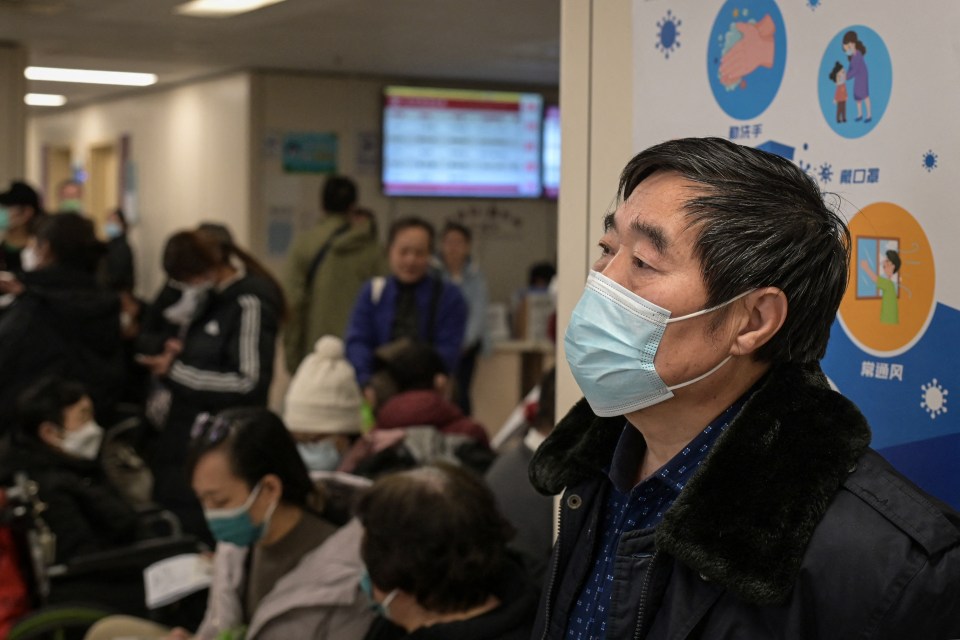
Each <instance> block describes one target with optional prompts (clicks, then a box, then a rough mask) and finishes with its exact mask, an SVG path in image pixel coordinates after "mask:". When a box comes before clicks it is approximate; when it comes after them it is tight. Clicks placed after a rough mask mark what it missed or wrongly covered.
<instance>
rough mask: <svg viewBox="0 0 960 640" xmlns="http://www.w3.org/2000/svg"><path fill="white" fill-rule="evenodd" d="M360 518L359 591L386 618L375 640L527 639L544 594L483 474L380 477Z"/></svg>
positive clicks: (439, 469) (373, 633) (445, 469)
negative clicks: (512, 541)
mask: <svg viewBox="0 0 960 640" xmlns="http://www.w3.org/2000/svg"><path fill="white" fill-rule="evenodd" d="M357 517H358V518H359V519H360V522H361V523H362V524H363V528H364V535H363V543H362V545H361V553H362V556H363V562H364V564H365V565H366V567H367V571H368V573H369V575H368V576H365V577H364V581H363V583H361V586H362V587H363V588H364V589H365V590H366V591H367V592H368V597H369V598H370V599H371V602H372V604H373V606H374V608H375V609H376V610H378V612H379V613H380V614H381V619H380V620H378V621H377V622H375V623H374V624H373V625H372V626H371V628H370V633H368V635H367V639H368V640H383V639H386V638H408V639H409V640H494V639H496V640H514V639H516V640H520V639H523V640H527V638H529V637H530V631H531V626H532V623H533V617H534V614H535V613H536V609H537V600H538V590H537V589H536V587H534V586H533V585H532V584H530V583H529V582H528V580H527V578H526V576H525V574H524V572H523V569H522V568H521V566H520V563H519V562H518V561H517V560H516V559H515V558H514V557H513V556H511V555H509V554H508V552H507V547H506V544H507V540H508V539H509V537H510V534H511V532H512V530H511V528H510V525H509V524H507V522H506V521H505V520H504V519H503V518H502V517H501V516H500V514H499V513H498V512H497V508H496V505H495V502H494V499H493V496H492V495H491V493H490V490H489V489H487V487H486V486H485V485H484V484H483V482H482V481H481V480H480V479H479V478H478V477H477V476H475V475H473V474H472V473H471V472H469V471H466V470H464V469H461V468H458V467H453V466H449V465H431V466H425V467H421V468H418V469H414V470H412V471H404V472H401V473H396V474H392V475H387V476H383V477H382V478H380V479H379V480H377V481H376V482H374V484H373V486H372V487H371V488H370V489H369V490H368V491H367V492H366V493H365V494H363V495H362V496H361V498H360V500H359V501H358V503H357ZM387 621H389V623H392V624H389V623H388V622H387ZM397 626H399V627H400V628H401V630H398V629H397Z"/></svg>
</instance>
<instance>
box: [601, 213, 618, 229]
mask: <svg viewBox="0 0 960 640" xmlns="http://www.w3.org/2000/svg"><path fill="white" fill-rule="evenodd" d="M611 229H613V230H614V231H616V230H617V221H616V218H614V217H613V213H612V212H611V213H608V214H607V215H605V216H603V232H604V233H606V232H607V231H610V230H611Z"/></svg>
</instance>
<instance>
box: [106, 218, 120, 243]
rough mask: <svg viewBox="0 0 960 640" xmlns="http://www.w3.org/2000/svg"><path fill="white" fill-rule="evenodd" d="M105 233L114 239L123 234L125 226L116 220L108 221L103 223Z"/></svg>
mask: <svg viewBox="0 0 960 640" xmlns="http://www.w3.org/2000/svg"><path fill="white" fill-rule="evenodd" d="M103 233H104V234H105V235H106V236H107V238H108V239H109V240H113V239H114V238H119V237H120V236H122V235H123V227H121V226H120V225H119V224H118V223H116V222H108V223H106V224H105V225H103Z"/></svg>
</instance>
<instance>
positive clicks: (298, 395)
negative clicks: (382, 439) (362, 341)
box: [283, 336, 361, 434]
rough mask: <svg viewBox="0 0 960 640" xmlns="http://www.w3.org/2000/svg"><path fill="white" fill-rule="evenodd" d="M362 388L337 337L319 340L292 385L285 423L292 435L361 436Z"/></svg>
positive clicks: (299, 368)
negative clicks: (356, 434) (337, 434)
mask: <svg viewBox="0 0 960 640" xmlns="http://www.w3.org/2000/svg"><path fill="white" fill-rule="evenodd" d="M360 404H361V396H360V388H359V386H358V385H357V378H356V373H355V372H354V370H353V366H352V365H351V364H350V363H349V362H347V360H346V358H344V355H343V341H342V340H340V338H337V337H335V336H323V337H321V338H320V339H319V340H317V344H316V345H314V347H313V353H311V354H310V355H308V356H307V357H306V358H304V360H303V362H301V363H300V366H299V367H298V368H297V372H296V373H295V374H294V376H293V380H291V381H290V388H289V389H288V390H287V397H286V401H285V403H284V410H283V421H284V422H285V423H286V424H287V428H288V429H290V431H297V432H303V433H329V434H335V433H345V434H352V433H360V425H361V419H360Z"/></svg>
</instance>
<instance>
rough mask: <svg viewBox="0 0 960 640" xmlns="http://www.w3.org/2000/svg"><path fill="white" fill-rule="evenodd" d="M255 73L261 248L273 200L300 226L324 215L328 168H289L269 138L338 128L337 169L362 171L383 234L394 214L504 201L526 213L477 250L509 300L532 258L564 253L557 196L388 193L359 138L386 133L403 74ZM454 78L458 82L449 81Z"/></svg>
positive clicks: (434, 215) (504, 206)
mask: <svg viewBox="0 0 960 640" xmlns="http://www.w3.org/2000/svg"><path fill="white" fill-rule="evenodd" d="M254 78H255V79H254V100H253V102H254V107H253V112H254V118H253V122H254V129H253V138H254V140H256V141H257V142H255V144H256V145H258V147H259V152H258V154H257V157H256V158H255V159H254V167H255V169H254V175H257V176H258V178H257V180H255V181H254V185H253V188H254V197H253V203H254V217H255V220H256V221H255V223H254V224H255V225H256V228H257V229H259V231H258V233H255V234H254V236H255V237H256V239H257V240H256V241H257V244H255V245H254V250H255V251H256V252H257V253H258V255H264V256H267V255H268V253H267V246H266V230H267V224H268V217H269V216H270V215H271V214H270V213H269V212H270V210H271V208H272V209H273V211H274V215H275V212H276V210H277V208H278V207H279V208H284V207H286V208H287V209H292V210H293V211H292V213H293V222H294V226H295V228H297V229H304V228H307V227H309V226H310V225H311V224H312V223H313V221H314V220H315V219H316V214H317V212H318V209H319V192H320V188H321V186H322V184H323V179H324V176H322V175H313V174H285V173H283V170H282V167H281V162H280V156H279V154H278V153H276V148H275V147H273V148H272V149H273V150H271V147H269V145H266V142H267V141H268V140H271V139H272V140H273V141H274V142H276V141H277V140H278V139H281V138H282V135H283V134H284V133H294V132H296V133H306V132H317V133H326V132H332V133H336V134H337V136H338V145H339V147H338V150H339V153H338V162H337V165H338V166H337V170H338V172H339V173H342V174H345V175H349V176H351V177H353V178H355V179H356V181H357V184H358V187H359V189H360V203H361V204H362V205H364V206H367V207H369V208H370V209H372V210H373V211H374V212H375V213H376V214H377V218H378V222H379V226H380V230H381V235H382V236H383V235H385V232H386V228H387V227H388V226H389V224H390V221H392V220H393V219H395V218H396V217H399V216H403V215H408V214H417V215H420V216H422V217H424V218H426V219H427V220H429V221H431V222H432V223H434V224H435V225H437V226H438V227H440V226H442V224H443V222H444V221H445V220H447V219H448V218H456V217H457V214H458V212H460V211H463V212H469V211H471V210H472V209H475V210H476V211H477V212H479V213H480V214H486V213H487V212H488V211H489V209H490V208H491V207H496V210H497V211H498V212H499V213H501V214H503V213H506V214H508V215H509V216H510V219H511V220H512V219H514V218H516V219H519V220H520V225H521V226H519V227H515V226H513V225H512V224H510V225H507V224H502V225H499V228H500V230H499V231H497V230H493V229H490V230H487V231H484V232H481V233H478V234H477V235H475V237H474V254H475V258H476V259H477V260H478V262H479V263H480V266H481V268H482V269H483V271H484V273H485V274H486V275H487V279H488V282H489V284H490V293H491V299H492V300H499V301H503V302H506V301H507V300H508V299H509V296H510V294H511V293H512V292H513V291H514V290H515V289H516V288H518V287H520V286H521V285H523V284H524V283H525V281H526V273H527V267H529V265H530V264H532V263H534V262H536V261H540V260H549V261H555V260H556V258H557V251H556V237H557V217H556V211H557V205H556V203H555V202H551V201H546V200H535V201H523V200H496V201H490V200H464V199H446V198H445V199H427V198H386V197H384V196H383V194H382V192H381V189H380V176H379V169H378V167H377V166H376V163H375V162H374V163H365V162H360V161H359V160H358V154H359V138H360V137H361V136H365V135H375V136H379V133H380V117H381V115H380V112H381V106H382V104H383V98H382V90H383V87H384V86H385V85H387V84H403V83H402V82H400V81H388V80H378V79H369V78H348V77H324V76H315V75H305V74H283V73H258V74H256V75H255V77H254ZM447 84H453V85H454V86H457V85H456V83H453V82H451V83H441V85H447ZM491 88H492V87H491ZM550 97H551V96H549V95H548V98H550ZM265 145H266V146H265ZM375 155H377V156H378V155H379V154H375ZM503 219H506V218H503ZM508 227H509V231H507V228H508ZM267 262H268V264H269V265H270V266H271V267H272V268H273V269H274V270H275V271H278V270H281V269H282V268H283V264H284V260H283V257H282V256H268V260H267ZM278 272H279V271H278Z"/></svg>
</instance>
